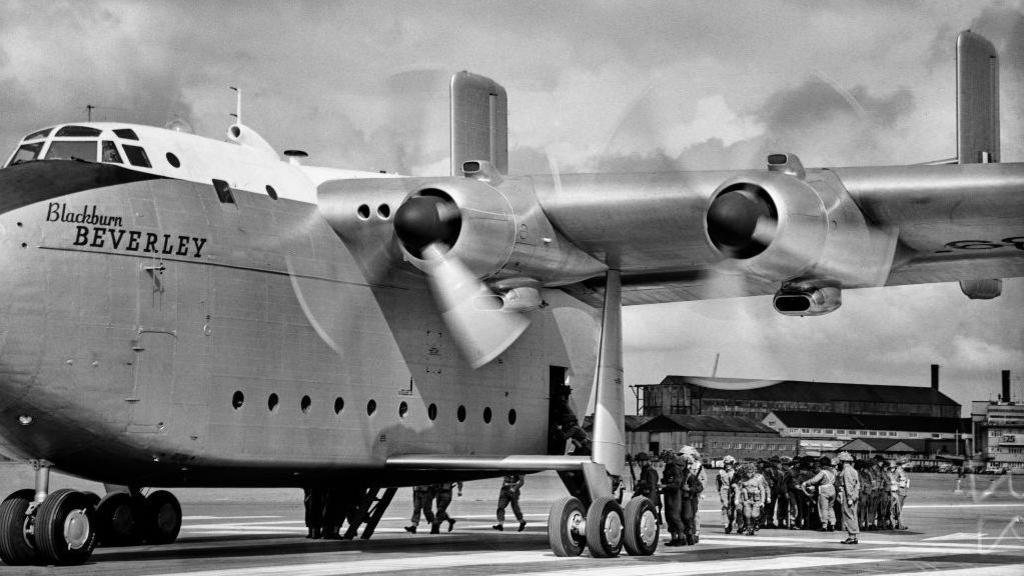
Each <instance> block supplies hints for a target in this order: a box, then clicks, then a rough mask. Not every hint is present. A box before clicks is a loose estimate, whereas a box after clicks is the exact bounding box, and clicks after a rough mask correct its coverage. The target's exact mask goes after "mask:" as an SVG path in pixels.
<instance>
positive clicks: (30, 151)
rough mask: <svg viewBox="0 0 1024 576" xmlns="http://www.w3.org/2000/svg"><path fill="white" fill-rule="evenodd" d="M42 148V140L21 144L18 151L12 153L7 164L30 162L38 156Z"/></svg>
mask: <svg viewBox="0 0 1024 576" xmlns="http://www.w3.org/2000/svg"><path fill="white" fill-rule="evenodd" d="M42 149H43V143H42V142H35V143H33V144H22V145H21V146H20V147H19V148H18V151H17V152H15V153H14V157H13V158H11V162H10V164H8V166H14V165H15V164H21V163H22V162H31V161H33V160H35V159H37V158H39V152H40V151H41V150H42Z"/></svg>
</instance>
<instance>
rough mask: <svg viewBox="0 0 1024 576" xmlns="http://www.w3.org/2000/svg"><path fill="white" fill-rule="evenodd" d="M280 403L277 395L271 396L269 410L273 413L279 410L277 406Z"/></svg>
mask: <svg viewBox="0 0 1024 576" xmlns="http://www.w3.org/2000/svg"><path fill="white" fill-rule="evenodd" d="M279 401H280V399H279V398H278V397H277V394H271V395H270V397H269V398H267V410H270V411H271V412H273V411H275V410H277V404H278V402H279Z"/></svg>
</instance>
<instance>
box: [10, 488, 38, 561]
mask: <svg viewBox="0 0 1024 576" xmlns="http://www.w3.org/2000/svg"><path fill="white" fill-rule="evenodd" d="M35 497H36V491H35V490H31V489H28V488H26V489H25V490H18V491H17V492H14V493H12V494H11V495H10V496H8V497H7V498H4V501H3V502H0V560H3V561H4V564H7V565H8V566H24V565H25V564H34V563H35V562H36V559H37V558H39V553H38V552H37V551H36V547H35V545H34V543H33V542H32V541H31V540H29V539H28V538H29V537H28V536H26V534H25V522H26V521H27V520H28V518H27V517H26V516H25V511H26V510H28V507H29V504H31V503H32V500H34V499H35Z"/></svg>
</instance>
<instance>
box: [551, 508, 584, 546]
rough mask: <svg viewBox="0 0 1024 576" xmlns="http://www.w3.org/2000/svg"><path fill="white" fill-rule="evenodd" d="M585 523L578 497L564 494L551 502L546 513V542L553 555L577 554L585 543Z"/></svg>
mask: <svg viewBox="0 0 1024 576" xmlns="http://www.w3.org/2000/svg"><path fill="white" fill-rule="evenodd" d="M586 525H587V518H586V516H585V515H584V510H583V503H582V502H580V501H579V499H577V498H573V497H572V496H566V497H564V498H562V499H561V500H558V501H556V502H555V503H554V504H552V505H551V511H550V512H549V513H548V542H549V543H550V544H551V551H552V552H554V553H555V556H563V557H564V556H579V555H580V553H582V552H583V548H584V546H586V544H587V538H586V536H585V535H584V530H585V529H586Z"/></svg>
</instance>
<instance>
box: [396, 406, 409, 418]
mask: <svg viewBox="0 0 1024 576" xmlns="http://www.w3.org/2000/svg"><path fill="white" fill-rule="evenodd" d="M408 413H409V404H408V403H406V402H402V403H401V404H399V405H398V417H399V418H405V415H406V414H408Z"/></svg>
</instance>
